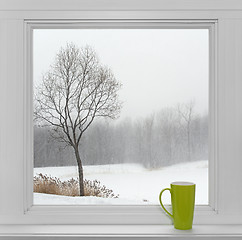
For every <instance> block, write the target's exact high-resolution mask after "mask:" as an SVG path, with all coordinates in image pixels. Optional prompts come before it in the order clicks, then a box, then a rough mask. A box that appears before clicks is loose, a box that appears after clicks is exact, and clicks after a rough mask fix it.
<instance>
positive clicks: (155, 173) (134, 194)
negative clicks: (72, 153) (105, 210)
mask: <svg viewBox="0 0 242 240" xmlns="http://www.w3.org/2000/svg"><path fill="white" fill-rule="evenodd" d="M83 171H84V178H86V179H88V180H94V179H97V180H98V181H100V182H101V185H105V186H106V187H107V188H109V189H112V190H113V191H114V194H119V198H108V199H107V198H106V199H105V198H99V197H68V196H57V195H50V194H41V193H34V204H41V205H43V204H44V205H45V204H47V205H50V204H61V205H62V204H68V205H73V204H74V205H76V204H88V205H89V204H95V205H105V204H106V205H110V204H116V205H126V204H128V205H132V204H133V205H140V204H144V205H147V204H152V205H157V204H159V200H158V196H159V193H160V191H161V190H162V189H163V188H167V187H169V186H170V183H171V182H175V181H189V182H194V183H195V184H196V204H208V161H207V160H203V161H196V162H189V163H181V164H176V165H172V166H168V167H164V168H160V169H152V170H149V169H145V168H144V167H143V166H142V165H140V164H113V165H98V166H97V165H96V166H84V167H83ZM38 173H42V174H47V175H49V176H53V177H58V178H60V179H61V180H68V179H70V178H77V176H78V172H77V167H74V166H71V167H46V168H35V169H34V175H36V174H38ZM162 201H163V203H164V204H170V194H169V192H167V191H166V192H164V194H163V196H162Z"/></svg>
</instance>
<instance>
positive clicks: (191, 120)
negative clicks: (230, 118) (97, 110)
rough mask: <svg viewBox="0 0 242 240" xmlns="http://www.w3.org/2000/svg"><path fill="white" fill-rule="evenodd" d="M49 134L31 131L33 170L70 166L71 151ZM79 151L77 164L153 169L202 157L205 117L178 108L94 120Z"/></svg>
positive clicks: (189, 108) (41, 129)
mask: <svg viewBox="0 0 242 240" xmlns="http://www.w3.org/2000/svg"><path fill="white" fill-rule="evenodd" d="M116 121H117V120H116ZM50 131H51V128H46V127H41V126H35V127H34V166H35V167H47V166H70V165H76V160H75V156H74V152H73V149H72V148H71V147H70V146H65V145H64V143H60V142H57V141H55V140H54V139H52V137H51V134H50ZM80 153H81V156H82V161H83V165H100V164H115V163H141V164H143V165H144V166H145V167H147V168H157V167H162V166H167V165H171V164H174V163H179V162H184V161H196V160H203V159H208V116H207V115H203V116H201V115H199V114H196V113H195V112H194V108H193V106H192V105H183V106H178V107H177V108H167V109H163V110H162V111H160V112H159V113H157V114H153V115H151V116H149V117H147V118H143V119H139V120H137V121H131V120H130V119H125V120H122V121H120V120H118V121H117V122H115V121H113V122H110V121H109V122H108V121H97V122H96V123H93V124H92V125H91V126H90V128H89V129H88V130H87V131H86V132H85V134H84V136H83V139H82V141H81V144H80Z"/></svg>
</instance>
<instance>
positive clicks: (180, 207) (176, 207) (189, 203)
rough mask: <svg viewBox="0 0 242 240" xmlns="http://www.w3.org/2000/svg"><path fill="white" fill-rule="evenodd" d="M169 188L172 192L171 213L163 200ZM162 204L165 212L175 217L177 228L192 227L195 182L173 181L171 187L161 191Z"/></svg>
mask: <svg viewBox="0 0 242 240" xmlns="http://www.w3.org/2000/svg"><path fill="white" fill-rule="evenodd" d="M166 190H169V191H170V193H171V204H172V212H173V214H171V213H169V212H168V211H167V210H166V209H165V207H164V205H163V203H162V201H161V196H162V193H163V192H164V191H166ZM159 200H160V204H161V206H162V208H163V209H164V210H165V212H166V213H167V214H168V215H169V216H170V217H171V218H172V219H173V222H174V227H175V228H176V229H181V230H188V229H191V228H192V222H193V214H194V204H195V184H194V183H190V182H173V183H171V188H165V189H163V190H162V191H161V192H160V196H159Z"/></svg>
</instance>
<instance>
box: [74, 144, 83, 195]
mask: <svg viewBox="0 0 242 240" xmlns="http://www.w3.org/2000/svg"><path fill="white" fill-rule="evenodd" d="M74 151H75V156H76V161H77V166H78V173H79V187H80V196H84V183H83V168H82V162H81V157H80V153H79V150H78V146H77V147H76V148H74Z"/></svg>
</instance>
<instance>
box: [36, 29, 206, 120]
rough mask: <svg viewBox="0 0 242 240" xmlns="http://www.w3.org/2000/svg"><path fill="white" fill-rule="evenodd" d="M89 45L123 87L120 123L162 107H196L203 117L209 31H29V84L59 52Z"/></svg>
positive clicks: (37, 78) (39, 78)
mask: <svg viewBox="0 0 242 240" xmlns="http://www.w3.org/2000/svg"><path fill="white" fill-rule="evenodd" d="M68 42H73V43H75V44H76V45H77V46H80V47H83V46H85V45H90V46H92V47H93V48H94V50H95V51H96V52H97V54H98V57H99V59H100V62H101V63H103V64H104V65H107V66H109V67H110V68H111V69H112V71H113V73H114V75H115V77H116V79H117V80H118V81H120V82H121V83H122V84H123V87H122V89H121V90H120V94H119V96H120V99H121V101H123V108H122V112H121V119H123V118H126V117H130V118H131V119H136V118H138V117H142V116H147V115H149V114H152V113H153V112H156V111H159V110H160V109H162V108H164V107H171V106H175V105H176V104H177V103H186V102H188V101H190V100H191V99H192V100H194V101H195V109H196V111H197V112H199V113H202V114H203V113H206V112H207V111H208V64H209V63H208V30H206V29H135V30H134V29H90V30H86V29H80V30H79V29H78V30H77V29H66V30H53V29H48V30H42V29H41V30H34V84H35V85H37V84H39V83H40V82H41V80H42V74H43V73H45V72H46V71H48V69H49V66H50V64H52V63H53V61H54V58H55V55H56V53H57V52H58V50H59V49H60V47H64V46H66V43H68Z"/></svg>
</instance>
